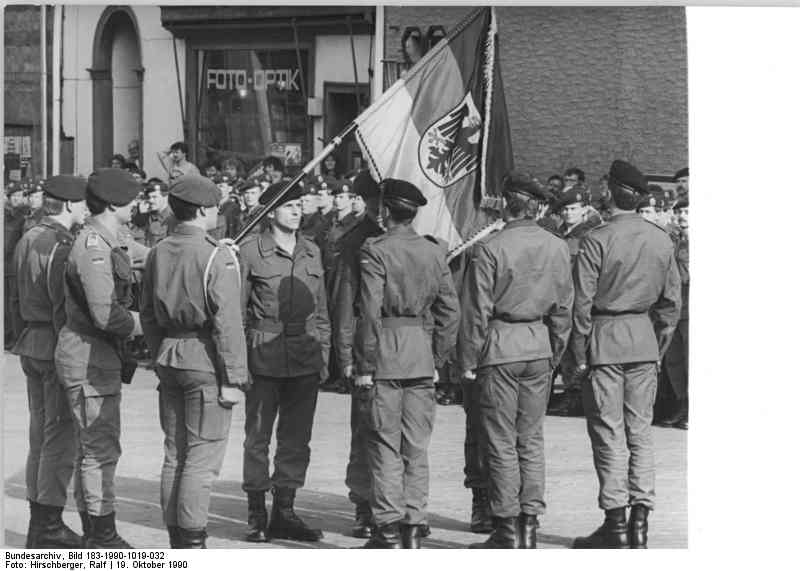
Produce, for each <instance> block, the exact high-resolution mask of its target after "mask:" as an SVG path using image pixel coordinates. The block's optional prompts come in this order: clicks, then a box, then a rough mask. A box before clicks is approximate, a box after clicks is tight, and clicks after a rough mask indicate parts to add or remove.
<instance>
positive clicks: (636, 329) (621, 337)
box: [571, 160, 681, 549]
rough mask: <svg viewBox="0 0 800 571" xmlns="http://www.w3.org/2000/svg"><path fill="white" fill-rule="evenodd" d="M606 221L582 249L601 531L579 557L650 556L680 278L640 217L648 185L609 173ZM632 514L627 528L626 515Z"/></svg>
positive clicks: (655, 232) (584, 364)
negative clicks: (661, 386)
mask: <svg viewBox="0 0 800 571" xmlns="http://www.w3.org/2000/svg"><path fill="white" fill-rule="evenodd" d="M609 188H610V190H611V200H612V203H611V206H612V216H611V218H610V219H609V220H608V222H607V223H605V224H601V225H600V226H598V227H596V228H594V229H592V230H591V231H590V232H589V233H587V234H586V236H584V238H583V240H582V241H581V244H580V248H579V250H578V255H577V258H576V261H575V268H574V270H573V278H574V283H575V308H574V312H573V320H574V324H573V327H574V329H573V334H572V335H573V336H572V340H571V344H572V350H573V351H574V355H575V359H576V363H577V371H578V374H585V373H587V372H589V369H590V370H591V372H590V374H589V375H588V378H586V379H584V380H583V406H584V410H585V411H586V425H587V429H588V432H589V437H590V439H591V442H592V452H593V454H594V465H595V470H596V472H597V477H598V480H599V482H600V493H599V498H598V499H599V504H600V508H601V509H602V510H605V521H604V522H603V524H602V525H601V526H600V527H599V528H598V529H597V530H596V531H595V532H594V533H592V534H591V535H589V536H588V537H579V538H577V539H576V540H575V542H574V544H573V547H575V548H584V549H585V548H625V547H628V546H630V547H631V548H646V547H647V527H648V526H647V517H648V514H649V512H650V510H651V509H653V506H654V503H655V459H654V452H653V434H652V427H651V423H652V420H653V404H654V401H655V396H656V386H657V368H658V364H659V362H660V361H661V359H662V358H663V356H664V353H665V352H666V350H667V347H668V346H669V342H670V339H671V338H672V333H673V331H674V330H675V325H676V324H677V322H678V317H679V316H680V305H681V298H680V276H679V274H678V268H677V265H676V263H675V257H674V255H673V246H672V242H671V241H670V238H669V236H668V235H667V232H666V231H665V230H664V229H663V228H661V227H660V226H658V225H657V224H654V223H652V222H649V221H647V220H645V219H644V218H642V217H641V216H639V215H638V214H636V205H637V203H638V202H639V198H640V197H641V195H643V194H645V193H646V191H647V186H646V182H645V180H644V176H643V175H642V174H641V173H640V172H639V170H638V169H636V167H634V166H633V165H631V164H628V163H626V162H624V161H619V160H618V161H614V163H613V164H612V165H611V169H610V172H609ZM629 505H630V506H631V517H630V523H629V524H628V523H627V521H626V520H627V517H626V508H627V507H628V506H629Z"/></svg>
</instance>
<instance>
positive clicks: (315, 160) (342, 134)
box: [233, 121, 357, 244]
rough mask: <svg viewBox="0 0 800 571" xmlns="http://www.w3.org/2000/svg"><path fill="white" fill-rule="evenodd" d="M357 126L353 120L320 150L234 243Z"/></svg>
mask: <svg viewBox="0 0 800 571" xmlns="http://www.w3.org/2000/svg"><path fill="white" fill-rule="evenodd" d="M356 127H357V124H356V122H355V121H353V122H352V123H350V124H349V125H347V127H345V128H344V129H343V130H342V131H341V132H340V133H339V134H338V135H336V136H335V137H334V138H333V139H332V140H331V142H330V143H328V144H327V145H326V146H325V148H324V149H322V150H321V151H320V152H319V154H318V155H317V156H316V157H314V158H313V159H311V160H310V161H309V162H308V164H306V166H304V167H303V170H301V171H300V172H299V173H297V175H295V177H294V178H293V179H292V180H291V182H290V183H289V184H288V185H287V186H286V188H284V189H283V190H282V191H281V192H280V193H279V194H277V195H276V196H273V197H272V200H270V201H269V202H267V203H266V204H264V208H263V209H262V210H261V212H259V213H258V215H256V217H255V218H253V220H251V221H250V222H248V223H247V225H246V226H245V227H244V228H242V230H241V231H240V232H239V233H238V234H237V235H236V238H234V239H233V241H234V243H236V244H239V243H240V242H241V241H242V240H243V239H244V237H245V236H247V234H249V233H250V231H251V230H252V229H253V228H255V227H256V226H258V225H259V224H260V223H261V221H262V220H263V219H264V217H265V216H266V215H267V212H269V211H270V210H271V209H272V207H273V206H274V205H275V203H277V202H278V201H279V200H280V199H281V198H282V197H283V196H284V195H285V194H286V193H287V192H289V191H290V190H291V189H293V188H294V187H295V186H297V185H298V184H300V181H301V180H303V177H304V176H306V175H309V174H311V172H312V171H313V170H314V167H316V166H317V165H318V164H320V163H321V162H322V161H324V160H325V157H327V156H328V155H329V154H331V152H333V150H334V149H335V148H336V147H338V146H339V145H341V144H342V141H343V140H344V138H345V137H347V135H349V134H350V133H352V132H353V131H355V130H356Z"/></svg>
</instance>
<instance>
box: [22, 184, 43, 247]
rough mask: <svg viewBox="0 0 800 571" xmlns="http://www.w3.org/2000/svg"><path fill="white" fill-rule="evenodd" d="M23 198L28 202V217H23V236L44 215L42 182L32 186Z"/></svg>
mask: <svg viewBox="0 0 800 571" xmlns="http://www.w3.org/2000/svg"><path fill="white" fill-rule="evenodd" d="M25 197H26V198H27V200H28V215H27V216H25V222H24V223H23V225H22V233H23V234H24V233H25V232H27V231H28V230H30V229H31V228H33V227H34V226H36V225H37V224H38V223H39V221H40V220H41V219H42V218H43V217H44V213H43V212H42V201H43V200H44V181H43V180H40V181H37V182H36V183H34V184H32V185H31V186H30V187H29V188H28V191H27V192H26V193H25Z"/></svg>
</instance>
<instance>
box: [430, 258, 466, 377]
mask: <svg viewBox="0 0 800 571" xmlns="http://www.w3.org/2000/svg"><path fill="white" fill-rule="evenodd" d="M441 265H442V276H441V278H440V279H439V291H438V292H437V294H436V299H434V301H433V304H432V305H431V315H432V316H433V324H434V329H433V363H434V366H435V367H436V368H441V367H442V366H444V364H445V362H446V361H447V359H448V357H449V356H450V351H451V350H452V349H453V347H455V345H456V341H457V340H458V324H459V322H460V320H461V309H460V308H459V306H458V294H457V293H456V286H455V285H454V284H453V275H452V274H451V273H450V268H449V267H448V266H447V263H446V262H445V261H444V256H443V257H442V264H441Z"/></svg>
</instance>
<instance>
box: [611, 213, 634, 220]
mask: <svg viewBox="0 0 800 571" xmlns="http://www.w3.org/2000/svg"><path fill="white" fill-rule="evenodd" d="M641 217H642V215H641V214H639V213H638V212H617V213H616V214H612V215H611V218H610V219H609V220H626V219H629V218H636V219H639V218H641Z"/></svg>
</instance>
